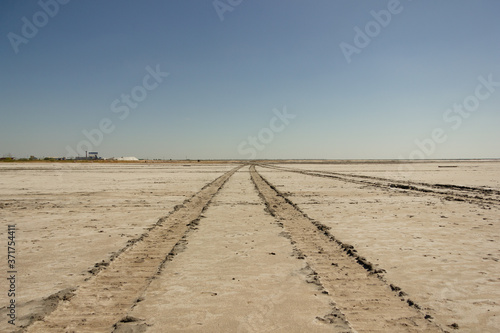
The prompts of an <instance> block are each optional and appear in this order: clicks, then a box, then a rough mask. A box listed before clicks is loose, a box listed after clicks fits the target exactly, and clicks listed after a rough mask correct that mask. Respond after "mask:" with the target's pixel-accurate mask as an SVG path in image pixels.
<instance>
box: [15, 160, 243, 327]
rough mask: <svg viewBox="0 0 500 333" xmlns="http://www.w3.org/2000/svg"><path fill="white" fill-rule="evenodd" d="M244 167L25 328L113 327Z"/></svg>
mask: <svg viewBox="0 0 500 333" xmlns="http://www.w3.org/2000/svg"><path fill="white" fill-rule="evenodd" d="M240 168H241V166H238V167H236V168H234V169H233V170H231V171H229V172H226V173H225V174H223V175H222V176H220V177H219V178H217V179H215V180H214V181H213V182H211V183H209V184H207V185H206V186H205V187H203V188H202V190H201V191H199V192H198V193H196V194H195V195H194V196H193V197H192V198H191V199H189V200H188V201H186V202H184V204H183V205H181V206H180V207H179V206H177V207H176V209H175V210H174V212H172V213H171V214H170V215H169V216H167V217H165V218H162V219H160V221H159V222H158V223H157V224H156V225H155V226H154V227H153V228H152V229H151V230H149V232H147V233H146V234H144V235H143V236H142V237H141V238H140V239H139V240H137V241H136V242H135V243H134V244H132V245H131V246H129V247H127V248H125V250H123V251H122V252H121V253H120V254H119V255H118V256H117V257H116V258H115V259H114V260H113V261H111V263H109V265H104V266H102V267H99V270H98V271H96V272H94V273H95V276H93V277H91V278H90V279H89V280H88V281H86V282H85V283H84V284H82V285H81V286H80V287H79V288H78V289H77V290H76V291H75V295H74V296H73V297H72V298H71V299H70V300H68V301H62V302H60V303H59V305H58V306H57V308H56V309H55V310H54V311H53V312H52V313H50V314H48V315H47V316H45V317H44V318H43V319H42V320H41V321H37V322H34V323H33V324H32V325H30V326H29V327H28V328H27V329H25V330H24V331H25V332H49V331H50V332H110V331H112V330H113V325H115V324H116V323H117V322H120V321H121V320H123V318H124V316H125V315H126V313H127V312H128V310H129V309H130V308H131V307H132V306H133V305H134V304H135V303H136V302H138V301H139V300H138V297H139V296H140V295H141V294H142V293H143V291H144V290H145V289H146V288H147V286H148V285H149V283H150V282H151V280H152V279H154V277H155V275H156V274H157V273H158V271H159V270H160V269H161V267H162V265H163V264H164V263H165V261H166V260H168V258H169V257H171V256H172V255H173V253H172V251H173V249H174V247H175V246H176V244H177V243H178V242H179V241H181V240H182V237H183V235H184V234H185V233H186V232H188V231H189V229H190V228H191V227H192V225H193V224H192V222H193V221H196V220H198V219H199V217H200V214H201V213H202V212H203V210H204V209H205V208H206V207H207V206H208V204H209V203H210V201H211V200H212V198H213V197H214V196H215V194H216V193H217V192H218V191H219V190H220V188H221V187H222V186H223V185H224V183H225V182H226V181H227V180H228V179H229V178H230V177H231V176H232V175H233V174H234V173H235V172H236V171H237V170H239V169H240Z"/></svg>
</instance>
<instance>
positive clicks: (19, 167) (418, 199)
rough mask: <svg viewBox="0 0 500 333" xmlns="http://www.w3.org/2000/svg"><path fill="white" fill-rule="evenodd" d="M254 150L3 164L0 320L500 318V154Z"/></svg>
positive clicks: (171, 322)
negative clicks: (262, 159) (9, 253)
mask: <svg viewBox="0 0 500 333" xmlns="http://www.w3.org/2000/svg"><path fill="white" fill-rule="evenodd" d="M243 164H244V163H241V164H239V165H238V164H235V163H219V164H217V163H210V164H207V163H196V162H193V163H186V164H168V163H129V164H128V163H124V164H121V163H120V164H107V163H93V164H91V163H88V164H87V163H52V164H50V163H4V164H0V185H1V186H0V212H1V213H2V214H1V215H0V221H1V228H2V229H1V230H0V246H1V247H2V248H4V249H6V248H7V244H6V243H7V225H8V224H16V229H17V233H16V241H17V244H16V251H17V253H16V265H17V270H18V273H17V275H18V279H17V291H18V294H17V295H16V302H17V320H16V324H17V326H16V327H12V325H9V324H8V323H7V320H2V321H1V322H0V330H1V331H16V330H19V329H21V328H22V327H25V326H28V331H32V332H43V331H47V332H52V331H61V332H64V331H67V330H70V329H73V330H75V331H77V332H79V331H82V332H83V331H89V332H111V331H115V332H126V331H131V330H132V331H150V332H164V331H169V332H175V331H183V332H186V331H199V332H218V331H240V332H263V331H266V330H268V331H272V330H273V329H274V331H283V332H294V331H295V332H301V331H332V332H351V331H352V332H354V331H357V332H371V331H377V330H378V327H379V328H380V329H381V330H382V331H383V330H385V331H391V330H392V331H394V330H397V331H401V332H404V331H408V332H424V331H425V332H427V331H434V330H435V331H442V330H444V331H450V332H451V331H458V332H477V331H481V332H496V331H498V329H499V328H500V319H499V317H500V305H499V303H500V293H499V290H500V278H499V276H500V262H499V259H500V248H499V246H498V243H499V242H500V228H499V223H500V221H499V219H500V218H499V217H500V214H499V208H500V200H499V193H498V192H499V190H500V185H499V184H500V162H494V161H487V162H484V161H433V162H429V163H412V164H389V163H379V164H377V163H352V164H345V163H343V164H324V163H314V164H303V163H301V164H296V163H280V164H266V163H260V164H258V165H257V166H256V169H255V170H256V172H257V173H256V174H255V175H253V176H252V177H250V175H251V173H250V171H251V169H249V167H248V165H247V166H243ZM239 166H243V167H242V168H240V169H235V168H237V167H239ZM231 170H232V171H231ZM229 171H231V172H229ZM256 175H260V176H262V177H263V180H262V181H261V183H259V186H257V187H256V185H255V184H257V183H255V182H256V181H258V180H259V179H260V178H255V177H257V176H256ZM221 177H222V178H221ZM266 182H267V183H266ZM266 184H267V185H266ZM269 185H271V186H272V187H269V188H267V187H266V186H269ZM443 185H444V186H443ZM273 188H274V189H275V190H276V191H277V192H276V191H275V190H273ZM262 191H264V192H262ZM266 191H268V192H266ZM266 193H267V194H266ZM273 193H274V194H273ZM270 195H276V198H277V199H276V200H278V199H279V198H283V199H286V200H285V201H283V202H278V201H276V203H275V204H272V202H274V201H273V200H275V199H273V197H272V196H270ZM273 205H274V206H276V205H277V207H274V206H273ZM183 209H184V210H183ZM184 211H185V213H183V212H184ZM198 211H199V212H201V213H197V212H198ZM188 213H189V214H188ZM303 214H305V216H304V215H303ZM300 230H304V231H303V232H302V233H303V235H302V234H301V232H300ZM307 230H308V231H307ZM304 235H310V236H307V237H305V236H304ZM165 237H169V238H170V239H171V241H169V242H165V243H162V242H163V239H166V238H165ZM304 237H305V238H304ZM313 239H314V241H313ZM148 241H149V242H150V243H151V242H152V243H151V245H148V246H146V247H144V249H148V248H149V249H150V250H140V249H141V246H143V245H144V244H146V243H147V242H148ZM154 244H172V245H157V246H156V248H155V245H154ZM134 251H135V252H134ZM338 256H340V257H338ZM344 256H345V258H344ZM339 258H341V259H339ZM360 258H361V259H360ZM340 262H345V264H342V265H339V263H340ZM360 263H361V265H360ZM155 267H156V268H155ZM3 271H4V272H5V271H6V269H3ZM113 272H116V273H113ZM134 272H137V278H134V276H133V275H134ZM148 272H149V273H148ZM342 272H345V274H346V276H352V279H350V280H349V279H347V280H345V278H343V280H342V281H344V282H342V283H340V280H339V278H338V277H339V276H340V275H338V274H340V273H342ZM106 274H107V275H106ZM342 274H343V273H342ZM349 274H350V275H349ZM335 276H337V277H335ZM355 276H358V277H359V278H354V277H355ZM361 276H363V278H362V279H361ZM365 278H366V279H368V280H365ZM131 279H132V280H131ZM141 279H143V280H141ZM371 279H375V280H371ZM132 281H133V283H132ZM335 281H337V282H335ZM346 281H347V282H346ZM370 281H371V282H370ZM336 283H337V284H336ZM116 285H119V288H118V289H116V293H118V294H116V293H115V294H113V293H111V294H109V297H108V298H106V299H104V298H103V294H105V293H106V292H107V291H109V292H111V291H110V290H112V289H113V286H116ZM127 286H129V287H127ZM91 287H92V288H91ZM5 288H7V287H5ZM89 288H90V289H89ZM5 290H6V289H5ZM96 290H97V291H100V290H102V291H103V292H102V294H101V293H100V292H96ZM132 290H133V293H132ZM356 290H364V291H363V292H362V294H364V295H361V293H359V292H356ZM127 293H129V294H130V295H129V297H128V298H127V297H125V298H123V299H122V298H119V297H118V296H121V295H122V294H123V295H125V294H127ZM370 293H374V295H375V294H376V295H379V296H377V297H374V298H373V299H370V300H367V299H366V295H368V294H370ZM94 294H95V295H94ZM98 294H101V295H98ZM117 295H118V296H117ZM356 298H358V299H357V300H356ZM118 299H120V300H121V301H120V302H122V303H123V302H125V303H126V304H117V303H116V302H118ZM0 300H1V302H2V306H3V305H5V304H7V302H8V301H9V299H8V298H7V295H6V293H5V292H2V296H1V298H0ZM78 302H79V303H80V304H83V305H85V304H88V306H87V307H88V308H89V309H90V310H89V311H90V312H88V314H85V313H87V312H81V313H74V311H75V310H71V309H76V308H77V307H76V308H75V307H74V306H72V305H74V304H76V303H78ZM103 302H104V303H103ZM128 302H130V303H128ZM356 302H357V303H356ZM366 302H368V303H369V304H368V303H366ZM101 303H102V304H101ZM365 303H366V304H365ZM363 304H365V305H366V306H363ZM384 304H393V305H391V306H394V309H395V310H393V312H394V313H392V314H389V313H387V312H388V310H387V311H385V313H384V306H388V305H384ZM83 305H82V306H83ZM358 305H361V307H360V308H358ZM99 306H103V309H115V310H113V311H110V313H109V314H106V316H105V315H104V314H100V313H94V312H92V311H91V309H92V308H99ZM354 307H355V308H354ZM363 308H365V310H363ZM368 309H369V310H368ZM1 311H2V313H1V314H2V318H6V311H7V309H6V308H5V306H4V307H3V308H2V310H1ZM71 311H73V313H71ZM374 314H376V317H373V315H374ZM424 317H425V318H424ZM127 318H128V319H127ZM404 318H415V319H412V320H411V321H407V320H405V319H404ZM417 318H420V319H417ZM370 321H372V322H371V323H370Z"/></svg>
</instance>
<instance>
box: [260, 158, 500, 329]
mask: <svg viewBox="0 0 500 333" xmlns="http://www.w3.org/2000/svg"><path fill="white" fill-rule="evenodd" d="M439 165H442V164H441V163H439ZM454 165H456V164H454ZM458 165H459V167H458V168H456V169H455V168H447V169H446V171H441V170H439V171H436V173H440V174H442V173H445V172H446V173H448V175H447V176H446V177H443V178H445V179H453V180H454V183H455V184H467V185H468V186H470V185H472V184H476V185H479V184H481V185H482V187H489V185H490V184H491V183H490V180H491V179H492V178H493V177H494V176H493V174H494V172H492V171H491V170H499V165H500V164H498V163H497V164H494V163H491V162H488V163H485V164H484V166H485V169H486V170H485V172H484V173H481V172H477V173H471V174H469V173H468V172H467V171H464V170H466V167H468V166H469V163H466V164H465V165H461V164H460V163H459V164H458ZM435 166H436V164H430V165H423V164H422V165H417V166H412V167H414V168H415V169H417V167H421V168H423V169H424V170H425V169H431V170H432V169H434V167H435ZM480 166H481V164H480V163H479V166H478V168H479V167H480ZM293 167H294V168H295V167H296V166H293ZM382 168H383V167H382V166H380V165H378V166H377V165H375V166H373V165H353V166H352V170H350V171H347V168H346V167H345V166H342V167H339V166H336V167H332V166H323V165H319V166H318V165H300V166H299V167H298V168H297V169H307V170H321V171H325V170H328V171H334V172H339V171H340V170H343V172H345V173H350V174H363V175H367V174H374V173H375V174H377V177H381V176H383V175H384V174H383V172H380V169H382ZM258 170H260V171H261V173H262V175H263V176H265V177H267V179H268V180H269V181H270V182H271V183H273V184H274V185H275V186H277V188H278V189H279V190H280V191H282V192H283V193H285V195H286V197H287V198H288V199H290V200H291V201H292V202H294V203H296V204H297V205H298V207H299V208H300V209H301V210H302V211H303V212H305V213H306V214H307V215H308V216H309V217H310V218H311V219H314V220H318V221H321V223H323V224H325V225H326V226H328V227H330V228H331V230H330V232H331V233H332V234H333V235H335V236H336V237H337V238H338V239H340V240H341V241H343V242H346V243H348V244H351V245H353V246H354V248H356V249H357V250H358V252H359V253H360V255H362V256H364V257H366V258H367V259H368V261H370V262H372V263H374V264H376V265H377V266H378V267H380V268H381V269H384V270H386V273H384V277H385V279H386V280H387V281H388V282H390V283H391V284H394V285H395V286H397V287H399V288H401V289H402V290H404V292H405V293H407V294H408V295H409V297H411V299H412V301H414V302H415V303H417V304H418V305H419V306H420V307H422V308H425V309H426V310H427V312H428V313H429V314H430V315H432V316H433V317H434V318H436V321H437V322H439V323H441V326H442V327H443V328H444V329H449V325H453V324H454V323H456V324H458V327H459V328H460V331H463V332H498V329H499V328H500V278H499V276H500V263H499V260H500V247H499V243H500V228H499V224H500V212H499V208H500V207H499V205H488V204H487V205H484V204H480V203H468V202H463V201H450V200H444V196H443V195H439V194H438V195H431V194H426V193H422V192H418V191H413V192H412V191H409V192H408V191H402V190H400V189H393V188H387V187H385V186H380V187H378V186H368V185H365V184H356V183H349V182H345V181H342V180H337V179H332V178H324V177H314V176H311V175H303V174H297V173H290V172H282V171H277V170H272V169H264V168H260V169H258ZM468 175H470V176H471V177H472V179H469V178H467V176H468ZM499 175H500V171H499V172H497V173H496V179H498V178H499V177H500V176H499ZM408 178H411V179H413V180H419V181H421V180H425V181H427V182H429V181H432V180H433V179H435V178H436V174H432V173H431V174H430V175H426V173H424V172H422V171H419V172H415V174H413V175H411V177H408ZM395 179H396V178H395ZM461 180H462V182H460V181H461ZM480 180H482V181H483V182H480ZM440 182H441V183H445V182H443V181H442V180H440Z"/></svg>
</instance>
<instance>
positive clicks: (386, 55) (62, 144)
mask: <svg viewBox="0 0 500 333" xmlns="http://www.w3.org/2000/svg"><path fill="white" fill-rule="evenodd" d="M59 1H60V2H58V1H57V0H41V2H38V1H14V0H6V1H2V2H0V22H1V24H0V29H1V30H0V35H1V37H2V41H1V43H0V59H1V62H0V75H1V76H0V78H1V79H0V116H1V122H0V156H3V155H6V154H9V153H10V154H12V155H14V156H17V157H27V156H30V155H36V156H39V157H41V156H70V155H71V156H72V155H74V154H73V153H71V152H75V153H76V154H80V153H82V152H84V151H85V150H89V151H98V152H99V154H100V155H101V156H104V157H112V156H115V157H119V156H137V157H139V158H165V159H170V158H172V159H182V158H186V157H187V158H190V159H219V158H324V159H343V158H375V159H376V158H499V157H500V151H499V146H498V144H499V142H500V131H499V130H498V128H500V61H499V59H500V20H498V14H499V13H500V2H498V1H495V0H489V1H485V0H482V1H481V0H479V1H463V0H453V1H452V0H447V1H444V0H443V1H430V0H428V1H424V0H419V1H417V0H413V1H410V0H401V1H396V0H391V1H356V2H354V1H349V0H343V1H326V0H320V1H304V0H300V1H299V0H287V1H277V0H276V1H269V0H251V1H250V0H243V1H239V0H220V1H217V2H214V1H201V0H183V1H123V0H121V1H117V0H110V1H93V0H87V1H79V0H72V1H67V0H65V1H63V0H59ZM66 2H67V3H66ZM56 4H57V5H56ZM44 7H45V9H44ZM373 13H377V14H375V15H374V14H373ZM384 13H385V14H386V15H385V16H384ZM387 13H389V15H390V18H389V16H387ZM49 14H50V15H49ZM375 16H378V17H379V21H377V20H376V18H375ZM23 18H24V19H23ZM221 18H222V20H221ZM26 22H28V23H26ZM35 23H36V25H35ZM29 25H33V26H34V27H35V29H37V31H36V33H34V32H33V30H30V29H29V28H30V27H29ZM37 25H38V27H37ZM356 27H358V28H359V30H355V28H356ZM370 29H371V30H370ZM356 31H361V34H363V35H364V36H361V35H360V34H359V33H358V32H356ZM360 36H361V37H360ZM356 38H357V39H356ZM367 39H369V43H367ZM356 41H358V44H356ZM360 41H362V42H363V43H364V44H367V45H364V44H363V43H359V42H360ZM342 45H344V46H345V45H350V47H352V48H356V50H357V51H356V52H355V53H352V54H350V55H349V56H348V57H346V56H345V54H344V53H345V48H344V51H343V48H342V47H341V46H342ZM352 48H351V49H350V50H352ZM16 51H17V52H16ZM347 58H349V60H350V61H348V59H347ZM147 68H149V70H150V71H153V72H154V71H155V70H156V71H159V72H161V73H163V74H161V75H160V77H159V80H155V79H154V77H153V76H151V74H150V71H148V69H147ZM165 73H168V76H167V75H166V74H165ZM148 75H149V76H148ZM480 78H482V79H480ZM488 81H489V82H490V83H486V84H485V83H484V82H488ZM144 82H146V83H144ZM497 82H498V83H497ZM145 84H146V85H147V86H148V87H149V88H148V89H146V88H145ZM477 94H479V96H480V97H481V98H478V97H477V96H476V95H477ZM127 95H128V96H129V103H131V104H127V102H126V101H125V100H123V96H127ZM125 98H126V97H125ZM134 98H135V99H134ZM115 101H116V103H115V104H114V108H113V106H112V105H113V102H115ZM464 103H469V104H467V105H468V106H467V108H468V110H471V111H462V112H461V113H460V112H458V111H456V110H457V109H455V110H453V108H454V106H455V105H457V104H458V105H459V106H460V105H462V104H464ZM132 105H133V106H134V107H132ZM120 107H121V109H118V108H120ZM127 108H128V110H127V112H126V113H127V114H126V116H125V111H124V110H125V109H127ZM120 110H121V111H120ZM277 114H280V115H281V116H282V117H281V118H280V117H279V116H277ZM283 115H285V116H284V119H282V118H283ZM103 121H104V125H105V126H104V128H100V124H101V125H102V122H103ZM436 130H437V132H436ZM85 131H86V133H87V134H88V136H90V138H89V137H88V136H86V135H85ZM89 133H90V134H89ZM433 133H434V134H433ZM437 134H439V135H437ZM83 154H84V153H83Z"/></svg>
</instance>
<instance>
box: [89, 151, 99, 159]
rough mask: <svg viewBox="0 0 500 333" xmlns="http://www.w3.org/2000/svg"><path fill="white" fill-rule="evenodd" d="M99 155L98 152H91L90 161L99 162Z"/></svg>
mask: <svg viewBox="0 0 500 333" xmlns="http://www.w3.org/2000/svg"><path fill="white" fill-rule="evenodd" d="M98 154H99V153H98V152H96V151H89V160H97V159H99V157H97V155H98Z"/></svg>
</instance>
